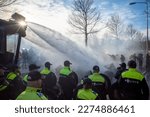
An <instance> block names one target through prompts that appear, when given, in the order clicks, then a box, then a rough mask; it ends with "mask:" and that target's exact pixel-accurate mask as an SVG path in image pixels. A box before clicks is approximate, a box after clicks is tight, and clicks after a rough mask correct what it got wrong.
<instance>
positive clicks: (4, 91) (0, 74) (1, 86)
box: [0, 68, 10, 100]
mask: <svg viewBox="0 0 150 117" xmlns="http://www.w3.org/2000/svg"><path fill="white" fill-rule="evenodd" d="M8 86H9V82H8V81H7V80H6V78H5V75H4V71H3V69H2V68H0V100H9V99H10V98H9V90H8Z"/></svg>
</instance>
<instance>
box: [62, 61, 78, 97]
mask: <svg viewBox="0 0 150 117" xmlns="http://www.w3.org/2000/svg"><path fill="white" fill-rule="evenodd" d="M71 64H72V63H71V62H70V61H68V60H66V61H64V67H63V68H62V69H61V70H60V72H59V74H60V77H59V84H60V86H61V88H62V91H63V94H64V99H71V98H72V95H73V89H74V88H75V87H76V84H77V82H78V76H77V74H75V72H73V71H72V70H71V68H70V65H71Z"/></svg>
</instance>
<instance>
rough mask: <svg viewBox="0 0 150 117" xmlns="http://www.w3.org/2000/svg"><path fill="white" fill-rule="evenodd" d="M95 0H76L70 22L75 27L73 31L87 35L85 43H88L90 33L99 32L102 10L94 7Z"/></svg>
mask: <svg viewBox="0 0 150 117" xmlns="http://www.w3.org/2000/svg"><path fill="white" fill-rule="evenodd" d="M93 4H94V0H74V1H73V6H72V14H71V15H70V16H69V20H68V23H69V24H70V25H71V26H72V27H73V28H74V29H75V30H74V31H73V33H75V34H83V35H84V36H85V45H86V46H87V44H88V38H89V35H90V34H94V33H97V32H98V31H99V30H98V29H96V25H97V23H98V22H99V21H100V19H101V18H100V12H99V11H98V9H97V7H94V5H93Z"/></svg>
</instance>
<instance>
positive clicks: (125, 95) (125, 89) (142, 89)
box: [119, 60, 149, 100]
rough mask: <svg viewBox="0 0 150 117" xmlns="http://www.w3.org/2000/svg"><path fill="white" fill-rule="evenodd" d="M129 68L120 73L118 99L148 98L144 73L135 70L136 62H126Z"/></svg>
mask: <svg viewBox="0 0 150 117" xmlns="http://www.w3.org/2000/svg"><path fill="white" fill-rule="evenodd" d="M128 66H129V69H128V70H127V71H125V72H123V73H122V74H121V79H120V81H119V89H120V90H119V92H120V99H125V100H128V99H129V100H132V99H134V100H139V99H148V98H149V88H148V85H147V83H146V80H145V78H144V75H143V74H142V73H140V72H139V71H137V70H136V66H137V64H136V62H135V61H134V60H130V61H129V62H128Z"/></svg>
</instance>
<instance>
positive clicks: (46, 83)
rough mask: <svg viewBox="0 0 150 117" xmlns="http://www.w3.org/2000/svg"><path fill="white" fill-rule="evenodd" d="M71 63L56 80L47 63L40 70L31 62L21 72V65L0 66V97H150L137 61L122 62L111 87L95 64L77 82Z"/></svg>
mask: <svg viewBox="0 0 150 117" xmlns="http://www.w3.org/2000/svg"><path fill="white" fill-rule="evenodd" d="M71 64H72V63H71V62H70V61H68V60H66V61H64V67H63V68H62V69H60V71H59V78H58V79H57V77H56V75H55V73H54V72H53V71H52V70H51V65H52V64H51V63H50V62H46V63H45V67H44V69H42V70H41V71H39V68H40V67H39V66H37V65H36V64H30V65H29V73H27V74H25V75H24V77H23V78H22V74H21V73H20V71H19V67H18V66H16V65H9V66H8V67H7V68H5V67H4V66H0V99H1V100H2V99H3V100H106V99H112V100H115V99H119V100H141V99H144V100H146V99H149V88H148V85H147V82H146V80H145V78H144V75H143V74H142V73H141V72H139V71H138V70H137V69H136V67H137V64H136V62H135V61H134V60H130V61H129V62H128V64H127V65H128V69H127V67H126V64H125V63H122V64H120V67H119V68H118V69H117V72H116V74H115V78H116V82H115V83H113V84H112V85H111V86H108V81H109V78H108V77H107V74H105V75H104V74H101V73H100V67H99V66H97V65H94V66H93V69H92V72H91V74H89V75H87V76H85V78H82V80H81V81H78V80H79V78H78V75H77V74H76V73H75V72H74V71H73V70H72V69H71V67H70V66H71ZM80 79H81V78H80Z"/></svg>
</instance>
